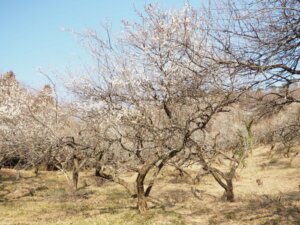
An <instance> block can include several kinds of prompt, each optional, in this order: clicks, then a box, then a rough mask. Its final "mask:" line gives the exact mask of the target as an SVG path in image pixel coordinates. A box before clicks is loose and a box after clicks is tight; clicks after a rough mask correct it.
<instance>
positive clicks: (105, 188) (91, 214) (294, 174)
mask: <svg viewBox="0 0 300 225" xmlns="http://www.w3.org/2000/svg"><path fill="white" fill-rule="evenodd" d="M269 156H270V155H269V153H268V152H267V150H266V149H265V148H259V149H256V150H255V151H254V152H253V155H252V157H250V158H249V159H248V162H247V167H246V168H244V169H242V170H240V171H239V176H238V177H237V180H235V182H234V186H235V196H236V202H234V203H228V202H225V201H224V200H222V199H221V196H222V194H223V190H222V189H221V188H220V187H219V186H218V185H217V184H216V183H215V182H214V181H213V180H212V178H211V177H205V178H204V179H202V180H201V181H200V183H199V184H198V185H196V186H192V185H189V184H187V183H185V182H181V181H180V180H174V177H172V176H171V175H172V173H173V172H172V171H171V170H170V169H168V170H166V171H163V173H162V175H163V176H161V177H160V178H159V180H158V182H157V184H156V186H155V187H154V189H153V192H152V196H151V198H150V199H149V201H150V203H149V205H150V210H149V212H148V213H147V214H145V215H140V214H139V213H138V212H137V210H136V208H135V205H136V204H135V200H134V199H132V198H131V197H130V195H129V194H128V193H127V192H126V190H125V189H124V188H123V187H122V186H119V185H116V184H113V183H105V184H103V185H101V186H100V187H98V186H99V185H98V186H97V182H96V180H95V178H94V177H93V176H92V175H93V174H92V172H85V173H84V174H83V175H82V176H81V178H80V180H81V183H80V189H79V191H78V192H77V193H75V194H74V193H73V194H72V192H71V191H70V190H69V188H68V185H67V184H66V180H65V179H64V177H63V175H61V174H60V172H42V173H41V175H39V176H38V177H36V176H34V174H33V173H32V172H31V171H25V172H22V174H21V175H22V178H21V179H20V180H18V181H16V180H15V178H14V174H15V171H13V170H10V169H1V170H0V224H1V225H33V224H39V225H41V224H48V225H50V224H51V225H54V224H56V225H64V224H65V225H67V224H73V225H85V224H86V225H92V224H100V225H106V224H114V225H118V224H128V225H130V224H137V225H142V224H175V225H176V224H209V225H214V224H230V225H233V224H238V225H243V224H246V225H247V224H261V225H273V224H278V225H279V224H280V225H281V224H300V187H299V185H300V170H299V169H300V157H299V156H298V158H295V159H294V161H293V164H292V166H288V162H289V159H285V158H284V159H282V158H276V157H273V158H270V157H269ZM257 179H260V180H261V181H262V183H263V184H262V185H258V184H257V182H256V180H257ZM192 189H193V190H196V192H192V191H191V190H192ZM194 193H196V195H195V194H194Z"/></svg>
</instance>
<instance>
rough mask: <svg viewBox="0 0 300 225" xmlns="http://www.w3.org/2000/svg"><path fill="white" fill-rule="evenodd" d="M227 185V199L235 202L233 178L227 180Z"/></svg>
mask: <svg viewBox="0 0 300 225" xmlns="http://www.w3.org/2000/svg"><path fill="white" fill-rule="evenodd" d="M226 183H227V187H226V189H225V194H226V200H227V201H228V202H234V193H233V184H232V179H228V180H226Z"/></svg>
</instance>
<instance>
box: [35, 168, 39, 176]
mask: <svg viewBox="0 0 300 225" xmlns="http://www.w3.org/2000/svg"><path fill="white" fill-rule="evenodd" d="M39 169H40V168H39V166H36V167H35V168H34V174H35V176H38V175H39Z"/></svg>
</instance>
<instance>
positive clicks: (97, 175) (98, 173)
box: [95, 168, 101, 177]
mask: <svg viewBox="0 0 300 225" xmlns="http://www.w3.org/2000/svg"><path fill="white" fill-rule="evenodd" d="M100 170H101V169H99V168H97V169H96V171H95V176H96V177H101V174H100Z"/></svg>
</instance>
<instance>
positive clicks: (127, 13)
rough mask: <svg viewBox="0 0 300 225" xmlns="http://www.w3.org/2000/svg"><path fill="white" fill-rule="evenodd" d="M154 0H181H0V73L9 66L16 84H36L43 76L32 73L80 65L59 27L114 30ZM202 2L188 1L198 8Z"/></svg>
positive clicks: (166, 0) (172, 2)
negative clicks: (105, 26) (107, 23)
mask: <svg viewBox="0 0 300 225" xmlns="http://www.w3.org/2000/svg"><path fill="white" fill-rule="evenodd" d="M151 2H159V3H160V4H161V5H162V6H163V7H164V8H174V7H175V8H179V7H181V6H182V5H183V4H184V0H161V1H152V0H0V73H4V72H7V71H9V70H12V71H14V72H15V73H16V75H17V78H18V80H20V81H21V82H23V83H25V84H27V85H31V86H34V87H39V86H41V85H42V84H43V83H46V82H47V81H46V79H45V78H44V77H43V76H42V75H41V74H40V73H39V72H37V70H36V68H38V67H42V68H43V70H45V71H51V70H58V71H64V69H65V68H66V67H70V68H72V67H76V66H78V67H80V66H81V65H82V63H83V61H85V59H86V58H87V57H86V54H85V52H84V50H83V49H82V48H81V47H80V45H79V43H78V41H77V40H76V38H74V36H73V35H72V34H70V33H68V32H65V31H63V30H62V29H61V28H62V27H65V28H70V29H74V30H76V31H79V32H80V31H83V30H84V29H85V28H88V27H90V28H95V29H98V28H100V24H101V23H104V22H105V21H106V20H108V21H110V22H111V24H112V28H113V30H114V32H118V31H119V30H120V29H121V23H120V21H121V20H122V19H125V20H129V21H133V20H136V19H137V16H136V14H135V12H134V11H135V10H134V8H136V9H138V10H139V11H142V9H143V6H144V5H145V4H148V3H151ZM202 2H203V0H191V1H190V3H191V4H192V5H193V6H195V7H198V6H200V4H201V3H202Z"/></svg>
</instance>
